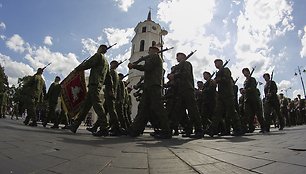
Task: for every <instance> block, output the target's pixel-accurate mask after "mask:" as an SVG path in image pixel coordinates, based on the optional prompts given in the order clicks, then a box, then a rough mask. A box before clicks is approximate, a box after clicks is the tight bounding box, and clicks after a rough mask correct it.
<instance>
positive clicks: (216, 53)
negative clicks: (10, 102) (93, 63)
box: [0, 0, 306, 97]
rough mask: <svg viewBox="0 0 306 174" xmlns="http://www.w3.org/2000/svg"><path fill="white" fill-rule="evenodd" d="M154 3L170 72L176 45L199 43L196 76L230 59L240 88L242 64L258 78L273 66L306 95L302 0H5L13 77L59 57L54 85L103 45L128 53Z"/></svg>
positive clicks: (1, 43)
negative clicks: (305, 88)
mask: <svg viewBox="0 0 306 174" xmlns="http://www.w3.org/2000/svg"><path fill="white" fill-rule="evenodd" d="M149 8H151V10H152V18H153V20H154V21H155V22H157V23H159V24H160V25H161V26H162V27H163V28H165V29H166V30H168V32H169V34H168V35H167V36H165V37H164V41H165V45H166V46H168V47H171V46H174V47H175V49H173V50H172V51H169V52H167V53H165V54H164V55H165V63H164V65H165V66H164V68H165V69H166V70H167V72H169V69H170V67H171V66H173V65H174V64H176V61H175V57H174V56H175V53H176V52H178V51H180V52H181V51H182V52H186V53H187V54H188V53H189V52H190V51H192V50H198V51H197V52H196V54H194V56H193V57H192V58H191V59H190V61H191V63H192V64H193V66H194V76H195V79H196V80H202V75H201V74H202V72H203V71H210V72H213V71H215V68H214V65H213V60H214V59H215V58H221V59H223V60H227V59H230V63H229V64H228V67H229V68H230V69H231V70H232V75H233V78H237V77H239V80H238V82H237V84H238V86H239V87H241V86H242V83H243V81H244V77H243V76H242V73H241V69H242V68H244V67H249V68H251V67H254V66H256V70H255V72H254V77H256V78H257V80H258V81H261V82H263V81H264V80H263V78H262V74H263V73H265V72H269V73H271V72H272V70H273V69H274V80H275V81H276V82H277V84H278V87H279V89H280V90H286V89H288V88H291V89H288V90H287V93H285V95H287V96H289V97H296V95H297V94H301V95H302V96H303V91H302V85H301V81H300V78H299V77H298V76H294V73H295V72H297V66H301V69H302V70H303V69H305V68H306V63H305V62H306V61H305V57H306V34H305V32H306V27H305V26H306V21H305V16H306V11H305V9H306V1H303V0H270V1H266V0H256V1H254V0H245V1H239V0H235V1H224V0H205V1H203V0H78V1H75V0H52V1H50V0H27V1H22V0H0V63H1V65H2V66H4V67H5V72H6V74H7V75H8V76H9V81H10V83H11V84H14V83H16V82H17V79H18V77H22V76H24V75H31V74H34V72H35V70H36V69H37V68H38V67H42V66H43V65H46V64H48V63H49V62H52V64H51V65H50V66H49V67H48V68H47V69H46V71H45V73H44V76H45V79H46V82H47V85H48V86H49V85H50V83H51V82H52V81H53V79H54V77H55V76H56V75H60V76H61V77H62V78H64V77H66V76H67V75H68V74H69V72H71V71H72V70H73V68H74V67H76V66H77V65H78V64H79V63H80V62H82V60H84V59H85V58H87V57H88V56H90V55H92V54H93V53H94V52H95V51H96V49H97V46H98V45H99V44H102V43H107V44H113V43H115V42H117V43H118V44H117V45H116V46H115V47H114V48H113V49H111V50H110V51H109V52H108V53H107V55H108V58H109V60H113V59H116V60H123V59H125V58H129V57H130V47H131V39H132V37H133V36H134V31H133V29H134V27H135V26H136V25H137V23H138V22H142V21H144V20H145V19H146V17H147V14H148V11H149ZM126 64H127V62H126V63H125V64H123V65H122V66H120V67H119V71H120V72H122V73H127V67H126ZM305 75H306V73H302V76H303V78H304V79H305ZM305 80H306V79H305ZM259 88H262V86H260V87H259Z"/></svg>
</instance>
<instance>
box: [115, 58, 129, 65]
mask: <svg viewBox="0 0 306 174" xmlns="http://www.w3.org/2000/svg"><path fill="white" fill-rule="evenodd" d="M127 60H128V58H126V59H124V60H123V61H122V60H120V62H118V65H117V66H119V65H120V64H122V63H123V62H125V61H127Z"/></svg>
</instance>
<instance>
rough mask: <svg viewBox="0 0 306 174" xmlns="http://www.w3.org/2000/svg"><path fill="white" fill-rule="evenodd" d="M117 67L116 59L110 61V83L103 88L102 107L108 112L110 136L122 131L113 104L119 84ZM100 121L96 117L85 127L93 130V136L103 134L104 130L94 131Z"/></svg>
mask: <svg viewBox="0 0 306 174" xmlns="http://www.w3.org/2000/svg"><path fill="white" fill-rule="evenodd" d="M117 67H118V62H117V61H116V60H113V61H111V63H110V71H109V77H110V78H111V81H112V85H107V84H105V89H104V98H105V102H104V105H103V107H104V110H105V115H106V114H109V125H110V130H109V131H110V132H109V133H110V135H111V136H120V135H122V134H123V133H124V132H123V130H122V129H121V128H120V123H119V120H118V114H117V111H116V105H115V102H116V97H117V91H118V85H119V76H118V73H117V71H116V68H117ZM112 91H113V92H112ZM100 122H101V119H99V118H98V120H97V121H96V123H95V124H94V126H93V127H92V128H89V129H87V130H88V131H91V132H93V136H104V131H98V132H95V131H96V130H97V128H98V126H99V125H100ZM100 129H101V128H100ZM102 129H103V128H102Z"/></svg>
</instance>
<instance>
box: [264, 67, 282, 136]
mask: <svg viewBox="0 0 306 174" xmlns="http://www.w3.org/2000/svg"><path fill="white" fill-rule="evenodd" d="M263 78H264V79H265V81H266V84H265V87H264V92H265V98H264V116H265V120H266V122H267V125H266V131H267V132H270V125H271V122H272V112H274V113H275V114H276V116H277V118H278V121H279V130H283V129H284V126H285V123H284V117H283V116H282V114H281V113H280V103H279V99H278V96H277V86H276V83H275V82H274V81H273V80H271V78H270V74H268V73H265V74H264V75H263Z"/></svg>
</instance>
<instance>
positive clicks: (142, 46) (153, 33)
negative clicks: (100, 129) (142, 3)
mask: <svg viewBox="0 0 306 174" xmlns="http://www.w3.org/2000/svg"><path fill="white" fill-rule="evenodd" d="M134 31H135V36H134V37H133V39H132V50H131V58H130V59H129V61H130V63H133V62H135V61H136V60H138V59H139V58H140V57H141V56H146V55H148V50H149V47H151V46H157V47H161V48H160V49H162V45H163V43H162V36H163V35H166V34H167V31H165V30H162V29H161V27H160V25H159V24H158V23H155V22H154V21H152V19H151V10H150V11H149V13H148V17H147V19H146V20H145V21H144V22H139V23H138V24H137V26H136V27H135V29H134ZM140 64H143V62H141V63H140ZM142 75H143V72H141V71H138V70H135V69H131V70H129V76H128V80H127V81H128V82H129V85H128V86H130V87H133V86H134V85H135V84H137V83H138V82H139V80H140V77H141V76H142ZM135 92H136V90H135V89H133V90H132V92H131V93H132V104H133V107H132V116H131V117H132V118H134V117H135V116H136V114H137V110H138V103H139V102H138V101H136V98H135V97H134V96H133V93H135Z"/></svg>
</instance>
